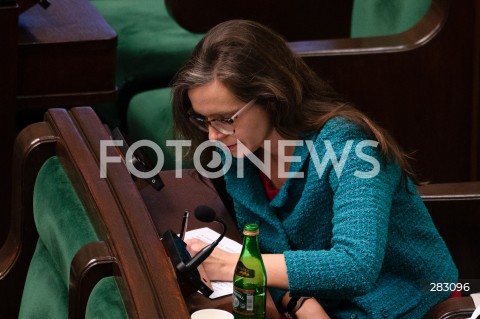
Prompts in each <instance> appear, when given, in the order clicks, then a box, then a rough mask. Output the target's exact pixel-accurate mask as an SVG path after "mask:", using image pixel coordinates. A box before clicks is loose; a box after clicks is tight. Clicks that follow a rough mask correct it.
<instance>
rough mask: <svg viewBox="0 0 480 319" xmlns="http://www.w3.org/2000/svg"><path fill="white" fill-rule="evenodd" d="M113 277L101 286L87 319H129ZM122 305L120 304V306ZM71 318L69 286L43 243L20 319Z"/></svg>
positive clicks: (94, 294) (34, 260)
mask: <svg viewBox="0 0 480 319" xmlns="http://www.w3.org/2000/svg"><path fill="white" fill-rule="evenodd" d="M117 292H118V287H117V283H116V282H115V279H114V278H113V277H107V278H104V279H102V280H101V281H99V282H98V284H97V285H96V286H95V288H94V289H93V291H92V293H91V295H90V298H89V300H88V304H87V310H86V313H85V318H91V319H97V318H105V319H110V318H118V319H119V318H127V315H126V311H125V309H124V307H123V303H122V302H121V300H120V299H119V298H118V293H117ZM119 301H120V303H119ZM67 317H68V285H66V283H65V282H63V281H62V276H61V275H60V273H59V271H58V269H57V266H56V263H55V262H54V261H53V259H52V257H51V256H50V254H49V252H48V250H47V248H46V247H45V245H44V244H43V242H42V241H41V240H39V241H38V242H37V247H36V249H35V253H34V255H33V258H32V261H31V263H30V267H29V269H28V274H27V280H26V283H25V287H24V290H23V296H22V303H21V306H20V313H19V318H20V319H23V318H25V319H37V318H38V319H45V318H48V319H64V318H67Z"/></svg>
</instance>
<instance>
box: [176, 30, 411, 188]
mask: <svg viewBox="0 0 480 319" xmlns="http://www.w3.org/2000/svg"><path fill="white" fill-rule="evenodd" d="M213 79H217V80H220V81H221V82H222V83H223V84H224V85H225V86H226V87H227V88H228V89H230V90H231V92H232V93H233V94H234V95H235V96H236V97H237V98H238V99H240V100H242V101H245V102H248V101H250V100H252V99H253V98H255V99H256V101H257V102H256V104H259V105H262V106H263V107H264V108H265V109H266V110H267V112H268V113H269V114H270V116H271V119H272V123H273V125H274V127H275V129H276V130H277V131H278V132H279V134H280V135H281V136H282V137H284V138H286V139H297V138H300V137H302V136H303V135H305V134H306V133H309V132H314V131H319V130H320V129H321V128H322V127H323V126H324V124H325V123H326V122H327V121H328V120H329V119H331V118H333V117H336V116H341V117H343V118H346V119H348V120H350V121H351V122H353V123H355V124H356V125H357V126H358V127H359V128H360V129H362V130H363V131H364V132H365V133H366V134H367V135H368V136H369V137H371V138H372V139H375V140H376V141H378V143H379V145H380V150H381V152H382V154H383V157H384V160H385V161H387V162H392V161H394V162H396V163H397V164H398V165H399V166H400V167H401V169H402V177H403V178H402V181H403V182H405V180H406V178H407V176H408V177H410V178H412V179H413V180H414V181H416V178H415V175H414V173H413V170H412V167H411V164H410V162H409V156H407V155H406V154H405V153H404V152H403V151H402V150H401V149H400V147H399V146H398V144H397V143H396V142H395V141H394V140H393V138H392V137H391V136H390V135H389V134H388V132H386V131H385V130H384V129H382V128H381V127H380V126H379V125H377V124H376V123H374V122H373V121H372V120H371V119H369V118H368V117H367V116H366V115H365V114H363V113H362V112H360V111H359V110H358V109H356V108H355V107H354V106H353V105H352V103H350V102H349V101H347V100H345V99H344V98H342V97H341V96H339V95H338V94H337V92H336V91H335V90H334V89H333V88H332V87H331V86H330V85H329V84H328V83H327V82H326V81H324V80H322V79H320V78H319V77H318V75H317V74H316V73H315V72H313V71H312V70H311V69H310V68H309V67H308V66H307V65H306V63H305V62H304V61H303V60H302V59H301V58H300V57H298V56H296V55H295V54H294V53H293V52H292V51H291V50H290V48H289V47H288V44H287V43H286V41H285V40H284V39H283V38H282V37H281V36H279V35H277V34H276V33H275V32H273V31H272V30H270V29H268V28H267V27H265V26H263V25H261V24H259V23H256V22H253V21H247V20H230V21H227V22H224V23H221V24H219V25H217V26H215V27H214V28H212V29H211V30H210V31H209V32H208V33H207V34H206V35H205V37H204V38H203V39H202V40H201V41H200V42H199V43H198V45H197V46H196V47H195V49H194V52H193V55H192V57H191V58H190V60H189V61H188V62H187V63H186V64H185V66H184V67H183V68H182V69H181V70H180V71H179V73H178V74H177V76H176V78H175V79H174V81H173V85H172V107H173V119H174V129H175V131H176V133H177V134H178V135H179V136H180V137H182V138H186V139H190V140H191V141H192V147H191V149H190V151H189V153H188V154H187V157H191V156H192V155H193V151H194V150H195V148H196V147H197V146H198V145H199V144H200V143H202V142H203V141H205V140H207V139H208V136H207V134H206V133H203V132H201V131H199V130H198V129H196V128H195V127H194V126H193V125H192V124H191V123H190V122H189V120H188V117H187V113H188V111H189V110H190V108H191V107H192V105H191V102H190V100H189V98H188V90H189V89H191V88H194V87H198V86H202V85H206V84H207V83H209V82H210V81H212V80H213ZM205 160H208V159H206V158H205Z"/></svg>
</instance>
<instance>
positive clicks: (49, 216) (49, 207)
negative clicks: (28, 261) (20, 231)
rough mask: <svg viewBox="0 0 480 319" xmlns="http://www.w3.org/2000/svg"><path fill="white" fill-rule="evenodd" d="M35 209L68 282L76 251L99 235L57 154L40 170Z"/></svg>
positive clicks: (46, 241) (38, 223) (48, 245)
mask: <svg viewBox="0 0 480 319" xmlns="http://www.w3.org/2000/svg"><path fill="white" fill-rule="evenodd" d="M33 211H34V213H33V215H34V218H35V225H36V227H37V231H38V234H39V237H40V238H41V240H42V241H43V243H44V244H45V247H46V249H47V250H48V252H49V254H50V255H51V256H52V258H53V260H54V261H55V262H56V263H57V268H58V270H59V273H60V275H61V276H62V281H63V282H68V281H69V278H70V264H71V262H72V259H73V257H74V256H75V254H76V253H77V251H78V250H79V249H80V248H81V247H82V246H84V245H86V244H88V243H90V242H93V241H98V240H99V239H98V236H97V234H96V233H95V230H94V229H93V226H92V224H91V222H90V219H89V218H88V215H87V213H86V211H85V208H84V206H83V204H82V202H81V201H80V198H79V197H78V195H77V193H76V191H75V189H74V188H73V185H72V183H71V181H70V179H69V178H68V176H67V174H66V172H65V170H64V169H63V166H62V164H61V163H60V160H59V158H58V157H56V156H54V157H51V158H49V159H48V160H47V161H46V162H45V163H44V164H43V166H42V168H41V169H40V171H39V173H38V176H37V179H36V181H35V188H34V193H33Z"/></svg>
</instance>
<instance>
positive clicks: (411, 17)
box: [351, 0, 432, 38]
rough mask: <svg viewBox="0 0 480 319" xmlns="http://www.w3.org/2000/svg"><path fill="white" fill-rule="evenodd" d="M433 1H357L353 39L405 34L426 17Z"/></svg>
mask: <svg viewBox="0 0 480 319" xmlns="http://www.w3.org/2000/svg"><path fill="white" fill-rule="evenodd" d="M431 3H432V0H356V1H354V3H353V12H352V27H351V37H352V38H357V37H372V36H382V35H389V34H397V33H401V32H404V31H406V30H408V29H410V28H411V27H413V26H414V25H415V24H416V23H417V22H418V21H420V19H421V18H422V17H423V16H424V15H425V13H426V12H427V11H428V8H429V7H430V4H431Z"/></svg>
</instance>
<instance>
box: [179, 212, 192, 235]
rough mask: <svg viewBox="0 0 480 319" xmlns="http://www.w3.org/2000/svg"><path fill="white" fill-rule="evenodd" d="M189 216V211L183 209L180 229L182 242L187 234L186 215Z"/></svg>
mask: <svg viewBox="0 0 480 319" xmlns="http://www.w3.org/2000/svg"><path fill="white" fill-rule="evenodd" d="M189 214H190V210H189V209H185V211H184V212H183V218H182V229H181V230H180V238H181V239H182V240H183V239H184V238H185V233H186V232H187V225H188V215H189Z"/></svg>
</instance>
